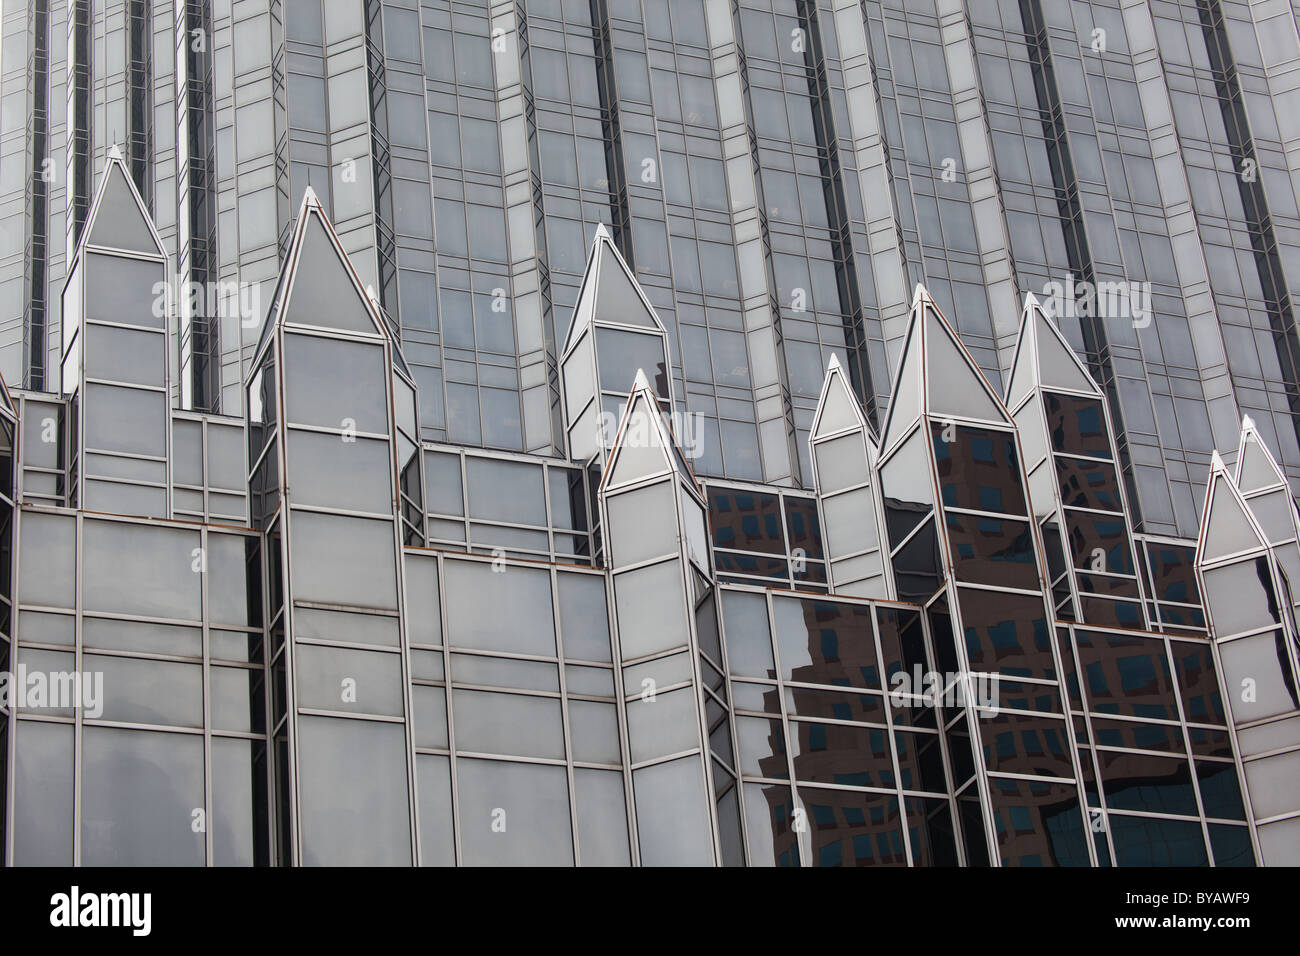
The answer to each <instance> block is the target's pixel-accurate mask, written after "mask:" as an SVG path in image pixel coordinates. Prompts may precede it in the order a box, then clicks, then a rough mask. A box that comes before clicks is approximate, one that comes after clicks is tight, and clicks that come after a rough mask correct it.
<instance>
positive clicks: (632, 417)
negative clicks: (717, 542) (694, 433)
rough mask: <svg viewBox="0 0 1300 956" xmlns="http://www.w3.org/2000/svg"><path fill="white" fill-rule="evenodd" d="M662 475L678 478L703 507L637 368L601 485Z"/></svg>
mask: <svg viewBox="0 0 1300 956" xmlns="http://www.w3.org/2000/svg"><path fill="white" fill-rule="evenodd" d="M664 472H672V473H674V474H676V475H677V476H678V477H679V478H681V479H682V481H683V483H684V484H685V485H686V486H687V487H688V488H689V489H690V491H691V493H692V495H693V496H694V497H695V499H696V501H698V502H699V504H700V505H701V506H703V505H704V498H703V496H701V494H700V491H699V486H698V484H697V483H696V480H695V474H694V472H693V471H692V470H691V467H690V465H689V464H688V463H687V461H686V457H685V456H684V455H683V454H682V451H681V447H680V446H679V445H678V443H677V438H676V436H675V435H673V432H672V429H671V428H670V427H669V425H668V422H667V421H666V420H665V419H664V414H663V411H662V408H661V406H660V404H659V401H658V399H657V398H656V396H655V393H654V391H653V389H651V387H650V382H649V380H648V379H647V378H646V375H645V372H644V370H642V369H637V373H636V380H635V382H634V383H633V386H632V392H631V394H630V395H629V396H628V401H627V405H626V406H625V407H624V409H623V416H622V418H621V419H620V421H619V425H618V432H617V436H616V437H615V439H614V444H613V447H612V448H611V449H610V453H609V464H608V465H607V466H606V468H605V472H604V476H603V478H602V479H601V486H602V488H605V487H612V486H615V485H624V484H629V483H631V482H634V481H639V480H641V479H642V478H649V477H651V476H655V475H660V474H662V473H664Z"/></svg>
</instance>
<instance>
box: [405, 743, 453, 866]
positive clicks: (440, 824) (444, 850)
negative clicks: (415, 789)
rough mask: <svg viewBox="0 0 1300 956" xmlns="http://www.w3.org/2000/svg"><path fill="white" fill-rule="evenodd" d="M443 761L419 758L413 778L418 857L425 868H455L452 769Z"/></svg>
mask: <svg viewBox="0 0 1300 956" xmlns="http://www.w3.org/2000/svg"><path fill="white" fill-rule="evenodd" d="M450 763H451V762H450V760H448V758H446V757H437V756H433V755H431V754H419V755H417V756H416V758H415V775H416V779H417V780H419V782H420V786H419V792H420V857H421V860H422V861H423V864H424V865H425V866H454V865H455V863H456V844H455V839H454V837H453V835H452V823H451V767H450Z"/></svg>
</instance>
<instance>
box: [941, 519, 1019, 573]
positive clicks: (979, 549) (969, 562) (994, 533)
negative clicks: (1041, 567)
mask: <svg viewBox="0 0 1300 956" xmlns="http://www.w3.org/2000/svg"><path fill="white" fill-rule="evenodd" d="M944 522H945V524H946V525H947V529H948V543H949V548H950V551H951V554H952V562H953V570H954V573H955V574H956V576H957V579H958V580H959V581H969V582H971V583H973V584H994V585H1001V586H1004V587H1012V588H1023V589H1025V590H1027V591H1034V590H1037V589H1038V587H1039V581H1038V561H1037V556H1036V553H1035V549H1034V539H1033V535H1032V534H1031V532H1030V526H1029V522H1027V521H1010V520H1006V519H1002V518H987V517H983V516H981V515H967V514H958V513H956V512H952V511H948V512H945V513H944Z"/></svg>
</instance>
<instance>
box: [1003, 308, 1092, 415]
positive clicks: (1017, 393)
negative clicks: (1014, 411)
mask: <svg viewBox="0 0 1300 956" xmlns="http://www.w3.org/2000/svg"><path fill="white" fill-rule="evenodd" d="M1035 388H1043V389H1047V390H1049V391H1064V392H1081V393H1084V394H1087V395H1092V396H1095V397H1098V398H1099V397H1101V394H1102V392H1101V388H1100V387H1099V386H1098V385H1097V383H1096V381H1095V380H1094V379H1093V377H1092V376H1091V375H1090V374H1089V373H1088V370H1087V368H1086V367H1085V366H1084V364H1083V363H1082V362H1081V361H1079V357H1078V356H1077V355H1076V354H1075V352H1074V349H1072V348H1071V347H1070V343H1069V342H1067V341H1066V340H1065V336H1063V335H1062V334H1061V331H1060V329H1058V328H1057V327H1056V325H1055V323H1053V322H1052V320H1051V318H1050V317H1049V316H1048V315H1047V312H1046V311H1045V310H1044V309H1043V307H1042V305H1041V304H1040V303H1039V301H1038V299H1037V298H1036V297H1035V296H1034V295H1033V293H1029V294H1028V295H1026V296H1025V308H1024V311H1023V313H1022V314H1021V318H1020V333H1019V335H1018V337H1017V339H1016V349H1015V353H1014V358H1013V359H1012V361H1011V376H1010V378H1009V379H1008V381H1007V397H1006V398H1007V400H1006V404H1007V406H1008V407H1010V408H1015V407H1016V406H1018V405H1019V404H1020V403H1021V402H1023V401H1024V400H1025V397H1026V396H1027V395H1028V394H1029V393H1030V392H1031V391H1032V390H1033V389H1035Z"/></svg>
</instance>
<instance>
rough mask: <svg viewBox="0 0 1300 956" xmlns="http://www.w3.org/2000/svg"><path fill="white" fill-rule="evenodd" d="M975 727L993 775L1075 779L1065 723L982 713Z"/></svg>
mask: <svg viewBox="0 0 1300 956" xmlns="http://www.w3.org/2000/svg"><path fill="white" fill-rule="evenodd" d="M975 726H976V729H977V730H978V731H979V735H980V741H981V743H982V745H983V747H984V762H985V766H986V767H987V768H988V770H989V771H990V772H993V773H1020V774H1032V775H1035V776H1043V777H1064V778H1066V779H1070V778H1072V777H1073V776H1074V763H1073V761H1072V760H1071V756H1070V746H1071V745H1070V736H1071V735H1070V732H1069V730H1068V728H1067V725H1066V722H1065V721H1064V720H1057V719H1054V718H1050V717H1042V716H1038V715H1036V714H1034V715H1031V714H1011V713H1006V712H1003V713H998V714H993V713H989V712H987V711H982V710H981V711H980V712H979V719H978V720H977V721H976V722H975ZM927 789H928V788H927Z"/></svg>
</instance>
